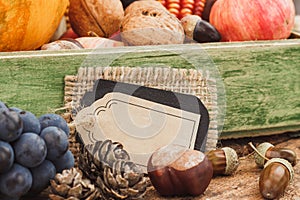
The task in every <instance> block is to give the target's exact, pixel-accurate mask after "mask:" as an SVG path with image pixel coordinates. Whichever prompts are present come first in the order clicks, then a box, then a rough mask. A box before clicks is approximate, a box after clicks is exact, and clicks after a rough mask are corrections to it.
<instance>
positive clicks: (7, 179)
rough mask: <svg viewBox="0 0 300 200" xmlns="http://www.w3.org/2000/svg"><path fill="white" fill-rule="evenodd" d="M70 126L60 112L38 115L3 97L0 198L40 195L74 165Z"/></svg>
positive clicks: (1, 103)
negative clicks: (12, 104)
mask: <svg viewBox="0 0 300 200" xmlns="http://www.w3.org/2000/svg"><path fill="white" fill-rule="evenodd" d="M69 132H70V129H69V127H68V124H67V122H66V121H65V120H64V118H62V117H61V116H60V115H58V114H54V113H48V114H44V115H42V116H40V117H39V118H38V117H36V116H35V115H34V114H33V113H31V112H29V111H25V110H22V109H20V108H16V107H8V106H7V105H6V104H5V103H3V102H2V101H0V199H19V198H20V197H22V196H25V195H37V194H39V193H40V192H41V191H43V190H44V189H46V188H47V187H48V185H49V184H50V179H53V178H54V176H55V175H56V173H61V172H62V171H63V170H64V169H70V168H72V167H73V166H74V156H73V154H72V152H71V151H70V150H69V142H68V136H69Z"/></svg>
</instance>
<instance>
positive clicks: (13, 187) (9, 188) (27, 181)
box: [0, 163, 32, 197]
mask: <svg viewBox="0 0 300 200" xmlns="http://www.w3.org/2000/svg"><path fill="white" fill-rule="evenodd" d="M31 185H32V175H31V173H30V171H29V169H28V168H26V167H24V166H22V165H19V164H17V163H14V164H13V166H12V167H11V169H10V170H9V171H8V172H6V173H3V174H0V192H1V193H2V194H4V195H6V196H10V197H21V196H23V195H25V194H26V193H27V192H28V191H29V189H30V187H31Z"/></svg>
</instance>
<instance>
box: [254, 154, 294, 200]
mask: <svg viewBox="0 0 300 200" xmlns="http://www.w3.org/2000/svg"><path fill="white" fill-rule="evenodd" d="M293 176H294V170H293V167H292V165H291V163H290V162H288V161H287V160H285V159H282V158H272V159H271V160H269V161H268V162H267V163H266V164H265V166H264V169H263V170H262V172H261V174H260V177H259V191H260V193H261V195H262V196H263V197H264V198H266V199H277V198H279V197H280V196H282V195H283V194H284V192H285V189H286V188H287V186H288V185H289V183H290V182H291V181H292V180H293Z"/></svg>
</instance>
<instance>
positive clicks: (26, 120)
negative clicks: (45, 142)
mask: <svg viewBox="0 0 300 200" xmlns="http://www.w3.org/2000/svg"><path fill="white" fill-rule="evenodd" d="M18 113H19V115H20V117H21V119H22V120H23V133H27V132H31V133H36V134H40V132H41V124H40V121H39V119H38V118H37V117H36V116H35V115H34V114H33V113H31V112H29V111H25V110H20V111H18Z"/></svg>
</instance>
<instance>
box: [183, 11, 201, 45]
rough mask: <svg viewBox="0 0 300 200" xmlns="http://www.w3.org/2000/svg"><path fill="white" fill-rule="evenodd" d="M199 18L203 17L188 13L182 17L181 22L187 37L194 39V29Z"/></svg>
mask: <svg viewBox="0 0 300 200" xmlns="http://www.w3.org/2000/svg"><path fill="white" fill-rule="evenodd" d="M199 20H201V17H199V16H198V15H187V16H185V17H183V18H181V20H180V22H181V25H182V27H183V29H184V32H185V35H186V37H188V38H190V39H193V37H194V30H195V27H196V24H197V22H198V21H199Z"/></svg>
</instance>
